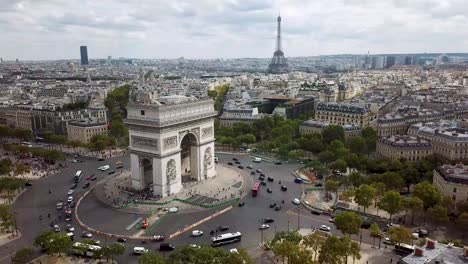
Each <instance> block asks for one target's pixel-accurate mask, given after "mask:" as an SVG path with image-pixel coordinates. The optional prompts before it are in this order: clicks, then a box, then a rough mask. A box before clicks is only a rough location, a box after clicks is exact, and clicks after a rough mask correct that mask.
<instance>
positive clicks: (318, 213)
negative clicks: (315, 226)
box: [310, 210, 320, 215]
mask: <svg viewBox="0 0 468 264" xmlns="http://www.w3.org/2000/svg"><path fill="white" fill-rule="evenodd" d="M310 213H311V214H314V215H320V212H319V211H317V210H312V211H310Z"/></svg>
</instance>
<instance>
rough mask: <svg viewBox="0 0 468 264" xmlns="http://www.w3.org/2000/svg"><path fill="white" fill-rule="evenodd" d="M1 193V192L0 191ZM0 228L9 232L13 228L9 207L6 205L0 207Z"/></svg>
mask: <svg viewBox="0 0 468 264" xmlns="http://www.w3.org/2000/svg"><path fill="white" fill-rule="evenodd" d="M0 191H1V190H0ZM0 220H1V223H0V226H1V227H2V229H6V230H9V229H10V227H12V226H13V224H14V223H13V214H12V212H11V206H10V205H8V204H1V205H0Z"/></svg>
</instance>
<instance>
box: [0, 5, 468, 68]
mask: <svg viewBox="0 0 468 264" xmlns="http://www.w3.org/2000/svg"><path fill="white" fill-rule="evenodd" d="M70 10H73V12H71V11H70ZM467 10H468V3H464V2H463V1H460V0H446V1H412V3H405V2H403V1H397V0H395V1H386V2H385V3H380V2H378V3H376V2H373V1H364V0H363V1H348V0H336V1H318V2H314V3H308V2H305V1H296V0H294V1H281V0H278V1H264V0H256V1H209V0H207V1H202V2H197V3H196V4H193V3H191V2H189V1H177V2H170V1H167V2H165V1H150V0H147V1H139V3H138V4H133V3H132V4H127V3H122V2H118V1H99V2H93V1H85V2H79V1H62V0H41V1H30V0H26V1H16V0H7V1H6V2H5V3H2V7H1V8H0V17H2V18H1V19H0V24H1V26H0V34H1V35H2V39H3V40H4V41H2V43H0V50H2V51H3V52H2V54H0V57H2V58H4V60H14V59H16V58H18V59H20V60H53V59H79V58H80V54H79V52H77V47H79V46H83V45H86V46H88V47H89V51H88V52H89V58H90V59H92V58H106V57H107V56H112V57H131V58H147V59H156V58H178V57H185V58H246V57H252V58H269V57H270V56H271V52H272V51H273V50H274V43H275V35H276V34H275V33H276V32H275V31H276V26H275V22H276V21H275V19H276V17H277V15H278V12H281V16H282V18H283V25H282V27H283V29H282V31H283V32H282V33H283V48H284V51H285V54H287V56H288V57H297V56H316V55H330V54H366V53H367V51H370V52H371V54H382V53H424V52H428V53H452V52H466V48H465V47H466V46H467V45H468V33H467V32H464V31H460V30H458V29H460V28H462V27H463V26H464V25H466V23H467V22H468V17H467V16H466V15H465V13H466V11H467Z"/></svg>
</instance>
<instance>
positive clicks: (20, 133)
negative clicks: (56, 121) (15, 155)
mask: <svg viewBox="0 0 468 264" xmlns="http://www.w3.org/2000/svg"><path fill="white" fill-rule="evenodd" d="M13 136H14V137H16V138H18V139H20V140H22V141H30V140H33V139H34V135H33V133H32V131H31V130H29V129H24V128H17V129H15V130H14V131H13Z"/></svg>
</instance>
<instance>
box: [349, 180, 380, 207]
mask: <svg viewBox="0 0 468 264" xmlns="http://www.w3.org/2000/svg"><path fill="white" fill-rule="evenodd" d="M376 194H377V190H376V189H375V188H374V187H372V186H370V185H367V184H362V185H361V186H359V188H358V189H356V191H355V195H354V200H355V201H356V203H357V204H359V205H360V206H362V207H363V208H364V212H366V208H367V207H369V206H371V205H372V202H373V201H374V199H375V196H376Z"/></svg>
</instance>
